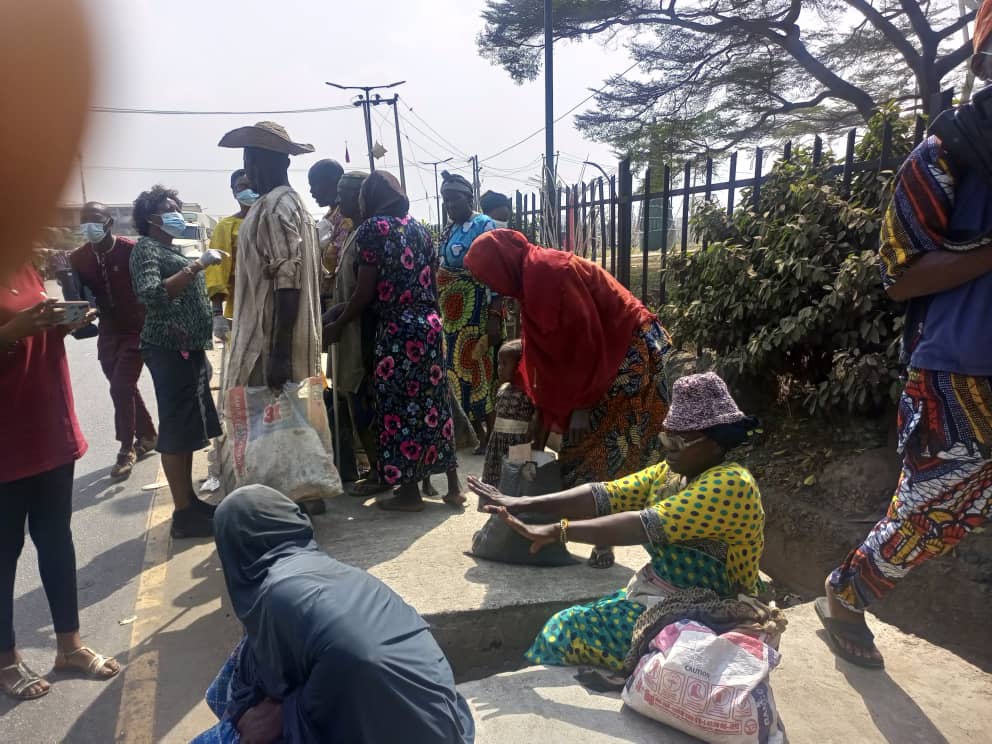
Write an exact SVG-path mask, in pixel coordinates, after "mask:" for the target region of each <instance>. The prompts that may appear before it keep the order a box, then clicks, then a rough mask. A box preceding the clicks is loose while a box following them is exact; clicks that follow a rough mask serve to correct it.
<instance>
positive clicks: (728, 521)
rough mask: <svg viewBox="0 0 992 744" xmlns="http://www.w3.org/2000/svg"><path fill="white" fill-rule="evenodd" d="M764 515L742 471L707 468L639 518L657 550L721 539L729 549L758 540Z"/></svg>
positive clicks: (750, 481)
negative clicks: (686, 485)
mask: <svg viewBox="0 0 992 744" xmlns="http://www.w3.org/2000/svg"><path fill="white" fill-rule="evenodd" d="M764 516H765V515H764V510H763V509H762V507H761V495H760V493H759V492H758V489H757V487H756V485H755V483H754V477H753V476H752V475H751V473H749V472H748V471H747V470H746V469H745V468H743V467H741V466H739V465H735V464H729V465H720V466H718V467H715V468H710V469H709V470H707V471H706V472H705V473H703V474H702V475H701V476H699V477H698V478H696V480H694V481H693V482H692V483H690V484H689V486H688V487H687V488H686V489H685V490H682V491H679V492H678V493H676V494H674V495H673V496H670V497H668V498H666V499H663V500H660V501H658V502H657V503H654V504H651V505H649V506H648V507H647V508H646V509H645V510H644V513H643V514H642V520H643V521H644V526H645V530H646V531H647V533H648V538H649V539H650V541H651V542H652V543H654V544H656V545H663V544H665V543H666V542H686V541H689V540H720V541H721V542H724V543H726V544H728V545H734V544H744V543H747V544H751V543H754V542H756V541H760V540H761V539H762V534H763V531H764V522H765V519H764Z"/></svg>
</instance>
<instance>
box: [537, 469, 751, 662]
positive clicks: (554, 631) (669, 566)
mask: <svg viewBox="0 0 992 744" xmlns="http://www.w3.org/2000/svg"><path fill="white" fill-rule="evenodd" d="M593 493H594V496H595V498H596V511H597V513H598V514H600V515H605V514H611V513H618V512H626V511H640V513H641V521H642V523H643V524H644V528H645V534H646V536H647V537H648V540H649V542H648V543H646V544H645V546H644V548H645V550H647V552H648V555H649V556H650V558H651V562H650V569H651V571H652V572H653V574H654V576H655V577H656V578H657V579H658V580H660V581H661V582H664V583H666V584H669V585H671V586H673V587H675V588H680V589H686V588H689V587H700V588H703V589H712V590H713V591H715V592H716V593H717V594H719V595H720V596H722V597H729V596H735V595H736V594H737V593H738V592H745V593H749V594H751V593H755V592H757V591H758V588H759V586H760V581H759V577H758V562H759V560H760V559H761V552H762V550H763V548H764V525H765V513H764V509H763V508H762V505H761V494H760V493H759V492H758V487H757V485H756V484H755V482H754V477H753V476H752V475H751V473H750V472H748V471H747V469H745V468H744V467H742V466H740V465H738V464H736V463H724V464H722V465H718V466H716V467H714V468H710V469H709V470H707V471H706V472H705V473H703V474H701V475H699V476H698V477H697V478H695V479H694V480H693V481H691V482H690V483H688V484H687V485H686V486H685V488H683V489H682V490H677V489H673V488H672V479H671V475H670V471H669V468H668V465H667V464H666V463H663V462H662V463H658V464H657V465H654V466H652V467H650V468H647V469H645V470H643V471H641V472H639V473H636V474H634V475H631V476H628V477H626V478H622V479H620V480H618V481H613V482H611V483H602V484H597V485H596V486H595V487H594V489H593ZM643 611H644V605H642V604H640V603H638V602H631V601H629V600H628V599H627V592H626V590H621V591H619V592H616V593H614V594H611V595H609V596H607V597H604V598H602V599H600V600H597V601H595V602H591V603H589V604H585V605H578V606H576V607H570V608H568V609H566V610H562V611H561V612H559V613H558V614H556V615H554V616H553V617H552V618H551V619H550V620H549V621H548V622H547V624H546V625H545V626H544V629H543V630H542V631H541V633H540V634H539V635H538V637H537V639H536V640H535V641H534V643H533V644H532V645H531V647H530V649H529V650H528V651H527V654H526V656H527V658H528V660H530V661H531V662H533V663H535V664H566V665H567V664H594V665H598V666H605V667H607V668H609V669H612V670H614V671H620V670H621V669H622V668H623V663H624V658H625V657H626V655H627V652H628V651H629V650H630V641H631V633H632V632H633V628H634V623H635V622H636V621H637V618H638V617H639V616H640V614H641V613H642V612H643Z"/></svg>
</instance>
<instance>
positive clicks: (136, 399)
mask: <svg viewBox="0 0 992 744" xmlns="http://www.w3.org/2000/svg"><path fill="white" fill-rule="evenodd" d="M139 344H140V341H139V338H138V334H136V333H101V334H100V338H99V339H98V341H97V350H98V351H97V353H98V355H99V357H100V366H102V367H103V374H105V375H106V376H107V380H109V381H110V399H111V400H112V401H113V402H114V429H115V430H116V432H117V441H118V442H120V443H121V449H122V450H126V449H130V448H131V447H133V446H134V440H135V438H140V439H151V438H153V437H154V436H155V423H154V422H153V421H152V417H151V415H150V414H149V413H148V409H147V408H145V401H144V400H142V398H141V393H140V392H138V378H139V377H140V376H141V367H142V366H143V361H142V358H141V350H140V349H139Z"/></svg>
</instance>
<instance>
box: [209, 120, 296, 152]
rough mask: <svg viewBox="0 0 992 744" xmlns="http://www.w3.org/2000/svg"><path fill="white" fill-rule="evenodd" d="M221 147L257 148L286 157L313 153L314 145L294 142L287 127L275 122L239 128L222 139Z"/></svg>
mask: <svg viewBox="0 0 992 744" xmlns="http://www.w3.org/2000/svg"><path fill="white" fill-rule="evenodd" d="M217 144H218V145H219V146H220V147H237V148H242V147H257V148H259V149H261V150H271V151H272V152H281V153H283V154H284V155H303V154H305V153H308V152H313V145H305V144H302V143H300V142H293V140H291V139H290V138H289V133H288V132H287V131H286V127H284V126H282V125H281V124H276V123H275V122H274V121H260V122H258V124H255V125H254V126H250V127H238V128H237V129H232V130H231V131H230V132H228V133H227V134H225V135H224V136H223V137H221V138H220V142H219V143H217Z"/></svg>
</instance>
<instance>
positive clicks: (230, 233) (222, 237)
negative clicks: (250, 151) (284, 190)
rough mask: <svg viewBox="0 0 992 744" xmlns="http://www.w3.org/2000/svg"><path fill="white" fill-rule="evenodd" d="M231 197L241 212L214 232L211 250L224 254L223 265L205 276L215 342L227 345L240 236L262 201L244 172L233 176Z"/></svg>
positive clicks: (210, 267) (242, 170)
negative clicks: (222, 342)
mask: <svg viewBox="0 0 992 744" xmlns="http://www.w3.org/2000/svg"><path fill="white" fill-rule="evenodd" d="M231 194H233V195H234V200H235V201H236V202H237V203H238V211H237V212H235V213H234V214H232V215H228V216H227V217H225V218H224V219H222V220H221V221H220V222H218V223H217V227H215V228H214V234H213V235H212V236H211V237H210V247H211V248H213V249H214V250H218V251H220V252H221V256H222V258H221V262H220V263H219V264H214V265H213V266H208V267H207V268H206V270H205V271H204V272H203V275H204V277H205V279H206V282H207V296H208V297H210V304H211V305H212V306H213V313H214V323H213V327H214V338H216V339H218V340H220V341H227V338H228V336H230V334H231V318H233V317H234V267H235V265H236V263H237V255H238V232H239V231H240V230H241V223H242V222H244V220H245V217H247V216H248V210H249V209H251V205H252V204H254V203H255V202H256V201H258V193H257V192H256V191H254V190H253V189H252V187H251V183H250V182H249V181H248V175H247V174H246V173H245V169H244V168H239V169H238V170H236V171H234V173H232V174H231Z"/></svg>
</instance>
